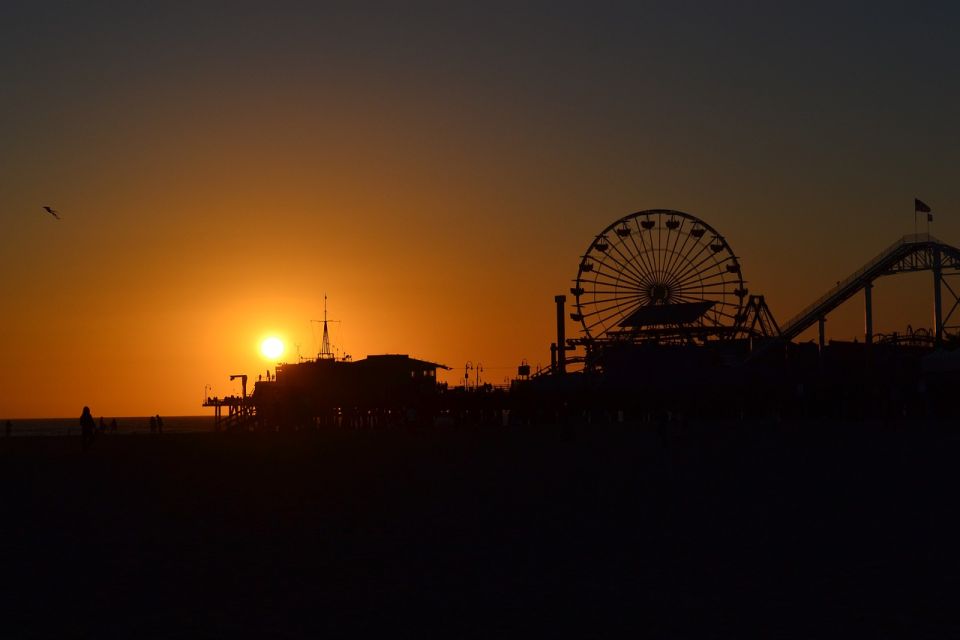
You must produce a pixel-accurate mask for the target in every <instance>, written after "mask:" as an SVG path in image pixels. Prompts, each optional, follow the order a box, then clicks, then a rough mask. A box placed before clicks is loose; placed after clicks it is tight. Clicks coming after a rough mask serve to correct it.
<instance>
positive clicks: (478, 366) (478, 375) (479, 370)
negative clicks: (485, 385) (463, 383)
mask: <svg viewBox="0 0 960 640" xmlns="http://www.w3.org/2000/svg"><path fill="white" fill-rule="evenodd" d="M481 373H483V363H482V362H477V382H476V387H477V389H479V388H480V374H481Z"/></svg>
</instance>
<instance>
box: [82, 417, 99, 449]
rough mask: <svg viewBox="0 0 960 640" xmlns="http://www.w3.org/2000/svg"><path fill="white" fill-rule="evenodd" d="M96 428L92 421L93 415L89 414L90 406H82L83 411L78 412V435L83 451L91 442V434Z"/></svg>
mask: <svg viewBox="0 0 960 640" xmlns="http://www.w3.org/2000/svg"><path fill="white" fill-rule="evenodd" d="M96 428H97V424H96V423H95V422H94V421H93V416H92V415H90V407H84V408H83V413H82V414H80V437H81V443H82V444H83V450H84V451H86V450H87V449H89V448H90V445H91V444H93V434H94V429H96Z"/></svg>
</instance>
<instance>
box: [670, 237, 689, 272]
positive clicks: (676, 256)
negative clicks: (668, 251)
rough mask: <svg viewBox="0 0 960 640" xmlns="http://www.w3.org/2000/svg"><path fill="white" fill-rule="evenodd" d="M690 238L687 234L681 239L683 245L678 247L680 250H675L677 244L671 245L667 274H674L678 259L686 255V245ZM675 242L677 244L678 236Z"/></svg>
mask: <svg viewBox="0 0 960 640" xmlns="http://www.w3.org/2000/svg"><path fill="white" fill-rule="evenodd" d="M691 237H692V236H691V235H690V233H689V232H688V233H687V234H686V236H685V237H684V238H683V245H681V246H680V249H679V250H677V242H674V243H673V255H672V256H671V257H670V262H669V263H667V273H670V274H672V273H674V272H675V271H676V268H677V264H678V262H679V261H680V257H681V256H684V255H686V251H687V244H688V243H689V242H690V238H691ZM677 241H678V242H679V236H677Z"/></svg>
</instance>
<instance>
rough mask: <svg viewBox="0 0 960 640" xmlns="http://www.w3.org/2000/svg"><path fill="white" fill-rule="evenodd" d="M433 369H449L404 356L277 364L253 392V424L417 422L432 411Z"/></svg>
mask: <svg viewBox="0 0 960 640" xmlns="http://www.w3.org/2000/svg"><path fill="white" fill-rule="evenodd" d="M438 368H444V369H448V368H449V367H445V366H444V365H441V364H437V363H434V362H427V361H425V360H418V359H416V358H411V357H409V356H407V355H373V356H369V357H367V358H365V359H364V360H358V361H356V362H354V361H351V360H336V359H332V358H317V359H316V360H308V361H304V362H299V363H295V364H281V365H278V366H277V370H276V375H275V376H274V378H273V379H272V380H269V381H260V382H257V384H256V386H255V388H254V394H253V405H254V406H255V407H256V416H257V422H258V423H259V424H260V425H262V426H265V427H267V428H284V427H290V426H298V427H299V426H310V425H313V426H323V425H353V426H376V425H384V424H401V423H407V422H416V421H419V420H421V419H423V418H424V416H427V415H432V414H433V412H434V411H435V410H436V405H437V396H438V393H439V387H438V385H437V369H438Z"/></svg>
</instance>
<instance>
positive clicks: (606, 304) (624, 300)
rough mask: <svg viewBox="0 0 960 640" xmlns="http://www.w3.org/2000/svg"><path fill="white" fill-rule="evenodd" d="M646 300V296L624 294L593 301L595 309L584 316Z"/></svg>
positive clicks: (591, 315)
mask: <svg viewBox="0 0 960 640" xmlns="http://www.w3.org/2000/svg"><path fill="white" fill-rule="evenodd" d="M645 300H646V298H645V296H622V297H620V298H617V299H609V300H597V301H595V302H594V303H593V310H592V311H588V312H587V313H584V314H583V317H584V318H590V317H593V316H597V315H602V314H605V313H607V312H608V311H612V310H614V309H618V308H620V307H622V306H623V305H624V304H633V303H634V302H638V303H643V302H645Z"/></svg>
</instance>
